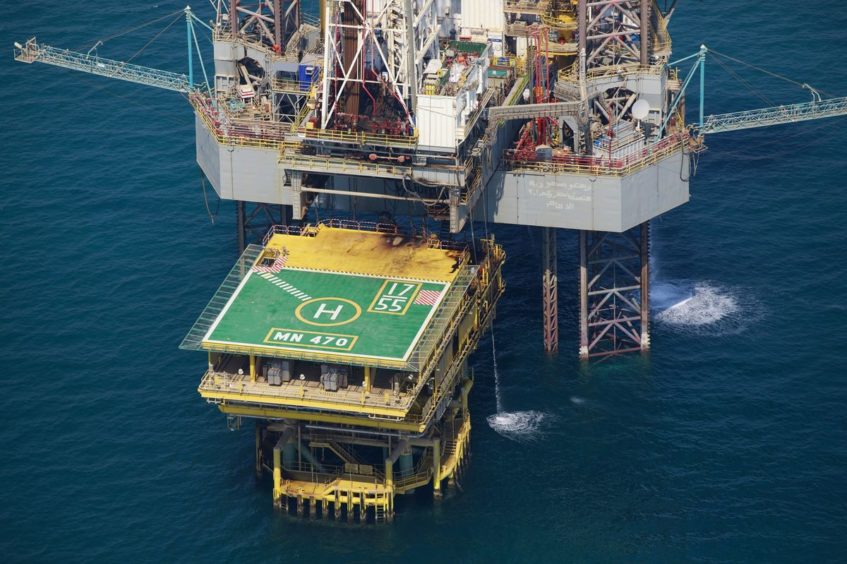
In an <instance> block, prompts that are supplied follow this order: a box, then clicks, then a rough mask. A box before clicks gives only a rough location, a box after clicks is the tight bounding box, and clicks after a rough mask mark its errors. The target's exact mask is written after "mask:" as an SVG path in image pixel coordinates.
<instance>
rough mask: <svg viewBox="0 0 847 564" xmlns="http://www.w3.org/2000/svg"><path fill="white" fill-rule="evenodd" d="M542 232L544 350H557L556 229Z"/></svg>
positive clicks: (546, 228) (544, 229) (557, 286)
mask: <svg viewBox="0 0 847 564" xmlns="http://www.w3.org/2000/svg"><path fill="white" fill-rule="evenodd" d="M543 232H544V235H543V238H544V242H543V255H544V258H543V260H544V276H543V279H542V286H543V288H542V292H543V295H542V301H543V307H544V350H545V351H547V352H555V351H558V350H559V299H558V298H559V281H558V274H557V269H556V230H555V229H552V228H550V227H545V228H543Z"/></svg>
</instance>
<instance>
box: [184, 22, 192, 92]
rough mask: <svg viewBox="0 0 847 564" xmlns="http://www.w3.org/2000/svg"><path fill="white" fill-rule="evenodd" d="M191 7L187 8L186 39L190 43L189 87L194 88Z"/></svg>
mask: <svg viewBox="0 0 847 564" xmlns="http://www.w3.org/2000/svg"><path fill="white" fill-rule="evenodd" d="M192 31H193V30H192V29H191V9H190V8H188V7H187V6H186V8H185V40H186V42H187V43H188V89H189V90H191V89H192V88H194V52H193V47H192V43H193V42H192Z"/></svg>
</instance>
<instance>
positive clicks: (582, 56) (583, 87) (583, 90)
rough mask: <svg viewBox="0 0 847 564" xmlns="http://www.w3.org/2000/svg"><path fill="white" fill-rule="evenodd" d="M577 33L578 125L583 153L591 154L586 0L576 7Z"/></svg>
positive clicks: (581, 0) (580, 0)
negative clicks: (587, 78) (579, 111)
mask: <svg viewBox="0 0 847 564" xmlns="http://www.w3.org/2000/svg"><path fill="white" fill-rule="evenodd" d="M577 20H578V21H577V33H579V53H578V54H577V55H578V56H579V97H580V99H581V100H582V115H581V116H580V127H581V128H582V139H583V143H584V144H585V153H586V154H587V155H590V154H591V148H592V141H591V127H590V121H589V119H588V118H589V116H590V114H591V109H590V107H589V104H590V102H589V100H588V85H587V84H586V73H587V72H588V69H587V68H586V67H587V65H588V63H587V59H588V53H587V49H588V0H579V5H578V8H577Z"/></svg>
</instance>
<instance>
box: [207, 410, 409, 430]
mask: <svg viewBox="0 0 847 564" xmlns="http://www.w3.org/2000/svg"><path fill="white" fill-rule="evenodd" d="M218 409H220V410H221V412H222V413H226V414H227V415H241V416H243V417H262V418H266V419H296V420H299V421H315V422H320V423H338V424H341V425H358V426H360V427H369V428H374V429H391V430H397V431H410V432H414V433H422V432H424V431H425V430H426V425H425V424H423V423H418V422H413V421H384V420H378V419H371V418H369V417H354V416H351V415H341V414H333V413H305V412H303V411H296V410H293V409H284V408H275V407H259V406H250V405H229V404H220V405H218Z"/></svg>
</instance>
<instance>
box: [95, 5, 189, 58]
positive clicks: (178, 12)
mask: <svg viewBox="0 0 847 564" xmlns="http://www.w3.org/2000/svg"><path fill="white" fill-rule="evenodd" d="M183 13H184V12H183V10H177V11H176V12H171V13H169V14H165V15H164V16H159V17H158V18H155V19H152V20H150V21H149V22H146V23H143V24H141V25H137V26H135V27H132V28H130V29H127V30H125V31H119V32H118V33H113V34H112V35H108V36H106V37H105V38H104V39H98V40H97V41H96V42H95V44H94V47H92V49H96V48H97V46H98V45H103V44H104V43H106V42H107V41H110V40H112V39H115V38H116V37H121V36H123V35H127V34H128V33H132V32H133V31H138V30H139V29H143V28H145V27H147V26H149V25H153V24H154V23H157V22H160V21H162V20H165V19H168V18H170V17H173V16H177V15H179V14H183Z"/></svg>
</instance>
